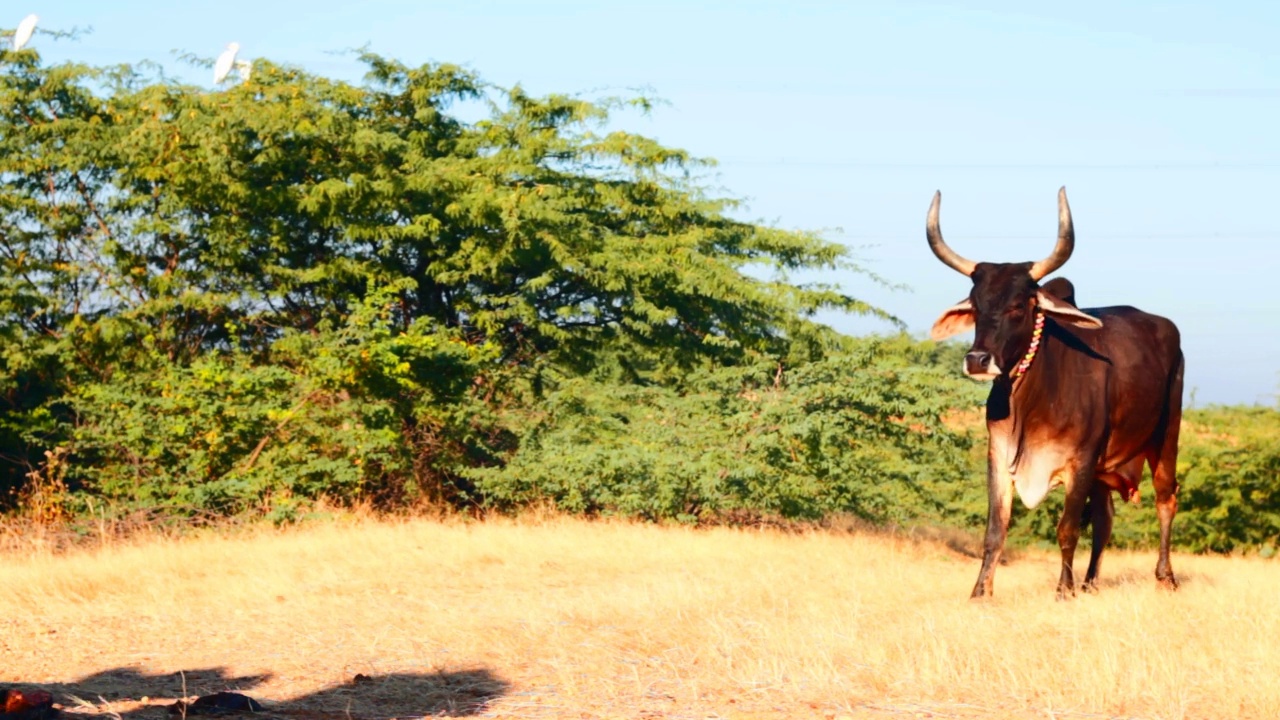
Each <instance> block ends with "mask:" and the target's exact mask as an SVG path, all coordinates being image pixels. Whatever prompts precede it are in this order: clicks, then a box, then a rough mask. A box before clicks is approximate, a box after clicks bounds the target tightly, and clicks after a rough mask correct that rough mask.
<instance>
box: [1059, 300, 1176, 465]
mask: <svg viewBox="0 0 1280 720" xmlns="http://www.w3.org/2000/svg"><path fill="white" fill-rule="evenodd" d="M1085 312H1087V313H1089V314H1090V315H1093V316H1094V317H1097V318H1099V319H1100V320H1102V327H1101V328H1099V329H1098V330H1094V331H1092V334H1093V337H1090V338H1085V337H1084V336H1085V334H1086V332H1087V331H1081V332H1080V333H1079V335H1080V337H1081V338H1082V339H1085V340H1086V342H1088V344H1089V345H1090V346H1091V347H1092V348H1093V349H1094V350H1095V351H1097V352H1098V354H1099V355H1101V356H1102V357H1103V358H1105V359H1106V364H1107V365H1108V369H1107V390H1106V397H1107V408H1108V413H1107V414H1108V418H1109V420H1110V422H1109V424H1110V430H1111V435H1110V438H1109V442H1108V444H1107V445H1108V447H1107V449H1106V451H1105V453H1104V455H1105V456H1106V458H1110V459H1111V460H1113V461H1115V462H1120V461H1121V459H1122V458H1131V457H1133V456H1134V455H1135V454H1137V453H1139V452H1140V451H1141V450H1142V449H1144V448H1145V447H1146V446H1147V445H1148V444H1149V443H1150V442H1152V439H1153V437H1154V436H1155V435H1156V434H1157V432H1158V431H1159V430H1160V429H1161V427H1162V423H1163V421H1164V418H1165V413H1166V410H1167V407H1166V406H1167V405H1168V398H1169V388H1170V384H1171V382H1172V380H1173V377H1174V375H1175V374H1176V373H1177V372H1178V371H1179V369H1180V366H1181V363H1182V347H1181V345H1182V340H1181V335H1180V333H1179V332H1178V328H1177V326H1176V325H1174V323H1173V321H1171V320H1169V319H1168V318H1165V317H1161V316H1159V315H1153V314H1151V313H1147V312H1143V311H1141V310H1139V309H1137V308H1134V307H1129V306H1115V307H1105V308H1089V309H1087V310H1085Z"/></svg>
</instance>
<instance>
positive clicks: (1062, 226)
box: [1031, 186, 1076, 280]
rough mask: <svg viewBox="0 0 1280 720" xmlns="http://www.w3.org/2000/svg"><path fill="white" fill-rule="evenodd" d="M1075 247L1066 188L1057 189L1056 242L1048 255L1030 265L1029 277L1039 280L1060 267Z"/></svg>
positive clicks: (1073, 229) (1074, 235) (1074, 230)
mask: <svg viewBox="0 0 1280 720" xmlns="http://www.w3.org/2000/svg"><path fill="white" fill-rule="evenodd" d="M1075 247H1076V229H1075V225H1073V224H1072V222H1071V206H1070V205H1068V204H1067V188H1066V186H1063V187H1062V188H1060V189H1059V190H1058V244H1057V245H1055V246H1054V247H1053V252H1052V253H1050V254H1049V257H1047V258H1045V259H1043V260H1041V261H1040V262H1037V263H1035V264H1034V265H1032V266H1031V279H1032V280H1039V279H1040V278H1042V277H1044V276H1045V275H1048V274H1049V273H1051V272H1053V271H1054V270H1057V269H1058V268H1060V267H1062V264H1063V263H1065V262H1066V261H1067V259H1068V258H1070V257H1071V251H1072V250H1074V249H1075Z"/></svg>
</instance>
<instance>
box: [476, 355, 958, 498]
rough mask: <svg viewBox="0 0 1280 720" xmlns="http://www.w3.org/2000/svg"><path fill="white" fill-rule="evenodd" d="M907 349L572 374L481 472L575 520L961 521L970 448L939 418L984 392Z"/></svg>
mask: <svg viewBox="0 0 1280 720" xmlns="http://www.w3.org/2000/svg"><path fill="white" fill-rule="evenodd" d="M901 345H902V341H901V340H896V341H883V342H868V343H863V344H861V345H860V346H859V347H857V348H856V349H855V350H853V351H850V352H848V353H846V354H840V355H836V356H832V357H829V358H827V359H824V360H821V361H815V362H810V363H806V364H803V365H801V366H799V367H797V368H794V369H787V368H785V367H783V366H781V365H778V364H776V363H774V364H768V363H759V364H755V365H749V366H741V367H733V368H722V369H717V370H707V371H699V372H696V373H693V374H691V376H690V377H689V378H688V379H687V381H686V382H685V383H683V384H682V386H681V387H679V388H673V387H660V386H619V385H616V384H613V383H609V382H601V381H598V380H592V379H587V378H570V379H565V380H563V381H560V382H557V383H556V387H555V389H554V390H552V391H550V392H548V393H547V402H546V403H545V405H543V406H541V407H540V408H539V409H538V412H536V413H533V414H531V415H530V417H528V418H527V422H526V427H525V429H524V431H523V433H522V435H521V442H520V449H519V451H518V452H516V453H515V454H514V456H513V457H512V458H511V459H510V460H509V461H508V462H507V463H506V464H505V465H504V466H502V467H500V468H492V469H486V470H478V471H473V472H472V473H471V476H472V477H475V478H476V479H477V484H478V486H479V487H480V488H481V489H482V490H483V491H484V493H485V496H486V497H487V498H489V500H490V501H491V502H493V503H496V504H498V505H506V506H509V505H521V504H525V503H529V502H533V501H550V502H552V503H554V504H555V505H556V506H558V507H560V508H563V509H565V510H569V511H572V512H587V513H619V514H624V515H633V516H635V515H638V516H643V517H648V518H654V519H657V518H677V519H681V520H695V519H700V518H707V517H715V516H717V515H723V514H726V513H732V512H735V511H745V512H750V513H757V514H770V515H780V516H783V517H790V518H818V517H822V516H824V515H827V514H829V513H832V512H844V513H852V514H855V515H857V516H859V517H862V518H866V519H868V520H871V521H875V522H906V521H910V520H919V519H928V520H940V519H943V518H947V519H951V518H952V516H953V515H954V514H955V512H956V511H957V505H956V503H955V501H956V499H957V498H955V497H954V495H955V490H956V488H957V487H958V484H957V483H956V482H955V480H956V479H957V478H959V477H961V476H962V474H963V471H964V469H965V457H966V454H965V450H966V448H967V444H968V440H967V438H965V437H964V436H961V435H958V434H956V433H954V432H952V431H950V430H948V429H947V428H946V427H945V426H944V425H943V424H942V422H941V420H940V417H941V415H942V413H944V412H946V411H947V410H949V409H951V408H953V407H955V405H956V404H958V403H963V402H966V401H970V400H971V398H972V388H971V387H970V385H971V384H970V383H967V382H966V381H964V380H959V379H955V378H953V377H951V376H949V375H948V374H947V373H946V372H945V371H942V370H940V369H938V368H937V367H933V366H928V365H925V366H921V365H915V364H912V363H910V362H909V361H906V360H905V359H904V356H903V354H902V353H901V352H900V347H901Z"/></svg>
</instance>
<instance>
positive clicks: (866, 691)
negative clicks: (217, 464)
mask: <svg viewBox="0 0 1280 720" xmlns="http://www.w3.org/2000/svg"><path fill="white" fill-rule="evenodd" d="M1174 562H1175V565H1174V567H1175V569H1176V570H1177V571H1179V573H1180V577H1181V578H1182V580H1183V587H1182V589H1181V590H1180V591H1178V592H1177V593H1166V592H1162V591H1159V590H1157V588H1156V587H1155V583H1154V580H1153V579H1152V568H1153V566H1154V563H1155V558H1154V556H1152V555H1149V554H1123V553H1113V554H1111V555H1110V556H1109V557H1108V561H1107V562H1105V563H1104V568H1103V569H1104V582H1103V588H1102V592H1101V593H1100V594H1098V595H1095V596H1081V597H1079V598H1077V599H1076V600H1074V601H1071V602H1056V601H1055V600H1054V592H1053V590H1054V583H1055V581H1056V578H1057V570H1056V560H1055V559H1054V558H1053V557H1051V556H1048V555H1043V554H1035V553H1027V554H1022V555H1020V556H1019V557H1018V558H1017V559H1015V560H1014V561H1013V562H1012V563H1011V564H1009V565H1008V566H1006V567H1003V568H1001V570H1000V571H999V573H998V574H997V577H996V598H995V600H994V601H991V602H986V603H971V602H970V601H968V600H967V594H968V591H969V589H970V587H971V584H972V582H973V580H974V577H975V574H976V572H977V562H976V561H975V560H973V559H972V558H968V557H964V556H962V555H960V554H958V553H955V552H953V551H951V550H949V549H947V548H946V547H945V546H943V545H941V544H936V543H933V542H925V541H910V540H907V539H901V538H886V537H877V536H871V535H846V534H835V533H822V532H813V533H807V534H784V533H780V532H773V531H733V530H727V529H717V530H710V531H693V530H684V529H671V528H659V527H652V526H642V525H633V524H626V523H586V522H581V521H574V520H564V519H555V520H547V521H541V522H524V523H516V522H486V523H479V524H464V523H436V522H427V521H406V522H398V523H384V522H374V521H359V522H353V523H350V524H335V525H326V526H313V527H308V528H302V529H294V530H289V531H254V532H247V533H246V532H241V533H239V534H238V535H237V536H235V537H229V538H228V537H221V538H219V537H202V538H193V539H186V540H152V541H145V542H138V543H133V544H121V545H116V546H112V547H107V548H102V549H98V550H92V551H87V550H86V551H75V552H71V553H69V554H63V555H56V556H53V555H49V554H41V553H26V554H17V553H10V554H8V555H6V556H3V557H2V558H0V583H3V587H4V588H5V593H4V594H3V596H0V618H3V620H0V622H3V626H2V628H3V632H2V633H0V683H4V684H21V685H24V686H43V687H46V688H49V689H52V690H53V691H54V692H55V695H56V696H57V697H58V698H59V700H60V701H62V702H64V703H65V704H67V705H68V708H69V709H71V710H72V711H73V712H83V713H100V714H109V713H114V714H119V715H122V716H124V717H162V716H164V711H163V709H162V708H161V707H159V703H160V700H159V698H165V699H167V700H166V702H170V703H171V702H172V701H173V698H176V697H180V696H182V695H184V694H187V695H195V694H199V693H207V692H211V691H216V690H223V689H233V690H240V691H243V692H246V693H248V694H250V695H252V696H254V697H256V698H259V699H261V700H263V701H264V702H265V703H267V704H268V706H269V709H272V710H273V715H276V716H280V715H294V716H304V717H305V716H311V717H317V716H329V717H335V718H337V717H347V716H348V714H349V715H350V716H354V717H356V718H368V717H396V716H398V717H405V716H413V715H418V716H421V715H433V714H436V715H451V716H462V715H470V714H474V715H480V716H486V717H530V718H537V717H575V718H577V717H587V718H593V717H625V718H638V717H689V718H706V717H743V718H747V717H757V718H763V717H841V716H847V717H853V718H862V717H867V718H899V717H958V718H970V717H1011V718H1022V717H1027V718H1032V717H1034V718H1077V717H1079V718H1093V717H1107V718H1110V717H1126V718H1127V717H1143V718H1147V717H1150V718H1184V717H1185V718H1228V717H1230V718H1242V717H1249V718H1253V717H1257V718H1262V717H1275V716H1277V715H1278V714H1280V649H1277V647H1276V641H1277V638H1280V613H1278V612H1277V611H1276V607H1277V606H1276V601H1275V598H1276V597H1280V576H1278V574H1277V567H1276V566H1275V565H1273V564H1272V563H1270V562H1267V561H1262V560H1251V559H1238V558H1233V559H1224V558H1205V557H1188V556H1186V555H1178V556H1175V559H1174ZM179 672H182V673H183V675H181V676H180V675H177V673H179ZM357 676H363V677H359V678H357ZM183 677H185V682H186V688H185V690H184V688H183V684H182V683H183ZM71 696H74V697H77V698H80V699H81V700H83V701H84V702H85V704H83V705H80V706H79V707H78V708H77V706H76V703H75V701H73V700H71V699H70V697H71ZM144 696H148V697H149V698H156V699H154V700H152V699H149V700H146V701H144V700H143V699H142V698H143V697H144Z"/></svg>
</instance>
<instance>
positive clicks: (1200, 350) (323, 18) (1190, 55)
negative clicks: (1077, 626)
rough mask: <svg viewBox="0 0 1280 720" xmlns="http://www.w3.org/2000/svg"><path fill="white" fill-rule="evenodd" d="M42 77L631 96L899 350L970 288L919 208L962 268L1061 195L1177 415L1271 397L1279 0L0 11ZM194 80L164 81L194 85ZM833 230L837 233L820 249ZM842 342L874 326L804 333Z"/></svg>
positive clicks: (1276, 356)
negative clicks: (1163, 325) (238, 70)
mask: <svg viewBox="0 0 1280 720" xmlns="http://www.w3.org/2000/svg"><path fill="white" fill-rule="evenodd" d="M5 8H6V10H5V11H4V12H6V13H9V14H10V15H12V17H0V26H6V27H13V26H15V25H16V24H17V22H18V20H19V19H21V17H22V16H23V15H25V14H27V13H28V12H34V13H37V14H39V15H40V16H41V27H42V28H58V29H70V28H71V27H73V26H80V27H85V26H91V27H92V28H93V32H92V33H91V34H89V35H87V36H85V37H83V38H82V39H80V40H79V41H76V42H72V41H66V40H62V41H57V42H55V41H53V40H52V39H51V38H49V37H47V36H41V35H39V34H37V36H36V38H35V40H34V41H33V46H35V47H37V48H38V49H39V50H40V51H41V52H42V53H43V54H44V56H45V58H46V60H47V61H50V62H55V61H61V60H68V59H72V60H78V61H82V62H87V63H91V64H109V63H117V62H134V61H138V60H142V59H150V60H155V61H159V62H162V63H163V64H165V65H166V66H167V67H168V69H170V70H172V71H174V72H179V73H181V72H182V71H183V70H182V66H180V65H179V64H178V63H177V62H176V60H175V59H174V56H173V54H172V51H173V50H178V51H190V52H194V53H198V54H201V55H205V56H207V57H209V58H212V57H214V56H216V55H217V54H218V53H219V52H220V51H221V50H222V48H223V47H224V46H225V45H226V43H227V42H229V41H231V40H236V41H238V42H239V43H240V44H241V46H242V51H241V57H248V58H251V57H257V56H263V57H267V58H270V59H271V60H273V61H276V62H283V63H291V64H296V65H300V66H303V67H305V68H307V69H309V70H311V71H314V72H318V73H323V74H327V75H330V76H334V77H340V78H345V79H350V80H356V79H358V77H359V75H360V73H361V68H360V67H359V66H358V65H357V63H356V62H355V61H354V60H353V59H352V57H351V56H350V55H344V54H342V51H343V50H347V49H350V48H354V47H359V46H362V45H365V44H368V45H369V46H370V47H371V49H372V50H374V51H375V52H379V53H381V54H384V55H388V56H392V57H395V58H397V59H399V60H402V61H404V62H407V63H410V64H417V63H423V62H452V63H458V64H462V65H465V66H468V67H470V68H471V69H473V70H475V71H477V72H479V73H480V74H481V75H482V76H483V77H484V78H485V79H487V80H489V81H491V82H494V83H497V84H499V85H513V84H515V83H520V84H522V85H523V86H524V87H525V88H526V89H528V90H530V91H533V92H536V93H547V92H578V91H599V92H601V93H618V92H624V91H626V90H627V89H628V88H635V87H644V88H647V89H648V92H651V93H653V94H656V95H657V96H659V97H661V98H663V99H665V100H666V101H668V102H669V103H670V105H669V106H666V107H660V108H659V109H658V110H657V111H656V112H655V113H654V114H653V115H652V116H651V117H648V118H626V119H625V122H626V126H627V127H628V129H631V130H634V131H637V132H642V133H645V134H648V135H651V136H654V137H656V138H658V139H659V140H661V141H662V142H664V143H666V144H669V145H674V146H679V147H683V148H685V149H688V150H690V151H691V152H693V153H694V154H695V155H699V156H705V157H712V158H716V159H717V160H718V161H720V166H719V168H718V169H717V172H716V175H715V177H714V178H713V181H714V183H715V185H716V186H717V187H719V188H721V189H722V194H725V195H730V196H734V197H742V198H745V199H747V200H748V203H749V204H748V208H747V211H746V212H745V213H744V216H745V217H746V218H748V219H759V220H762V221H765V222H769V223H774V224H777V225H779V226H782V227H788V228H805V229H826V230H830V234H829V237H831V238H832V239H835V240H839V241H841V242H844V243H846V244H848V245H850V246H851V247H853V248H855V249H856V251H857V254H858V257H859V258H860V259H861V261H862V263H863V264H864V265H866V266H867V267H868V268H869V269H871V270H873V271H874V272H876V273H877V274H879V275H881V276H884V277H886V278H887V279H889V280H891V281H892V282H894V283H901V284H905V285H907V286H909V288H910V289H909V290H894V291H890V290H887V289H884V288H880V287H877V286H875V285H873V284H871V283H869V282H868V281H867V280H866V279H865V278H864V277H862V276H857V275H852V276H832V277H828V278H827V279H830V280H835V281H839V282H841V283H842V284H843V285H844V286H845V287H846V289H848V290H849V291H851V292H852V294H854V295H857V296H859V297H861V298H863V299H866V300H869V301H871V302H873V303H876V304H878V305H880V306H882V307H885V308H886V309H888V310H889V311H891V312H893V313H895V314H896V315H898V316H899V317H900V318H902V319H903V320H904V321H905V322H906V323H907V324H908V328H909V329H910V330H911V331H912V332H913V333H916V334H918V335H923V334H924V333H926V332H927V330H928V328H929V326H930V325H931V324H932V322H933V320H934V318H935V317H936V316H937V315H938V314H939V313H940V312H941V311H942V310H943V309H944V308H946V307H947V306H949V305H950V304H952V303H954V302H955V301H956V300H958V299H960V298H961V297H963V296H964V295H965V294H966V293H967V292H968V281H967V280H966V279H965V278H963V277H960V276H959V275H957V274H955V273H954V272H953V271H951V270H949V269H947V268H945V267H943V266H942V265H941V264H940V263H938V262H937V261H936V260H935V259H934V258H933V256H932V255H931V254H930V253H929V251H928V248H927V246H926V245H925V241H924V216H925V211H926V210H927V208H928V203H929V200H930V198H931V196H932V194H933V191H934V190H937V189H940V190H942V194H943V202H942V226H943V230H944V232H945V233H946V236H947V239H948V242H950V243H951V245H952V246H953V247H955V248H956V249H957V250H958V251H959V252H960V253H961V254H963V255H965V256H968V257H972V258H975V259H985V260H993V261H1013V260H1032V259H1037V258H1039V257H1041V256H1043V255H1045V254H1047V252H1048V250H1049V249H1050V247H1052V244H1053V238H1054V233H1055V231H1056V213H1055V202H1056V192H1057V189H1058V187H1059V186H1061V185H1066V186H1067V192H1068V194H1069V196H1070V199H1071V205H1072V209H1073V211H1074V214H1075V220H1076V228H1077V243H1076V253H1075V256H1074V257H1073V258H1072V259H1071V261H1070V262H1068V263H1067V265H1066V266H1065V267H1064V268H1063V269H1062V270H1061V271H1060V274H1062V275H1065V276H1067V277H1069V278H1070V279H1071V280H1072V281H1073V282H1074V283H1075V285H1076V288H1077V295H1078V298H1079V300H1080V302H1081V304H1082V305H1085V306H1095V305H1106V304H1131V305H1136V306H1138V307H1140V308H1143V309H1145V310H1149V311H1152V312H1157V313H1160V314H1163V315H1166V316H1168V317H1170V318H1172V319H1173V320H1174V321H1175V322H1176V323H1178V325H1179V326H1180V327H1181V329H1182V333H1183V346H1184V350H1185V352H1186V354H1187V388H1188V393H1189V394H1190V392H1191V391H1192V389H1194V391H1195V402H1196V404H1197V405H1201V406H1202V405H1205V404H1207V403H1255V402H1261V403H1266V404H1272V403H1274V402H1275V393H1276V391H1277V389H1278V387H1280V290H1278V288H1280V278H1277V277H1276V274H1275V268H1276V264H1277V263H1276V259H1277V258H1280V219H1277V217H1276V214H1275V212H1274V211H1273V210H1272V208H1273V207H1274V206H1275V205H1276V204H1277V202H1278V201H1280V198H1278V197H1277V196H1278V195H1280V140H1278V139H1277V138H1278V137H1280V136H1278V135H1277V129H1278V128H1280V54H1277V53H1276V52H1275V51H1274V43H1275V38H1276V36H1277V33H1278V32H1280V4H1276V3H1262V2H1243V1H1241V2H1233V3H1218V4H1216V6H1215V5H1211V4H1209V3H1204V2H1195V3H1192V2H1183V3H1176V2H1174V3H1170V2H1160V3H1155V2H1128V3H1123V4H1121V3H1114V2H1076V3H1026V2H965V3H950V4H938V3H924V2H910V1H901V2H887V1H886V2H856V3H855V2H848V3H829V2H802V1H794V2H785V3H784V2H772V3H762V2H746V1H742V0H739V1H738V2H661V1H653V2H645V3H609V2H595V3H591V2H568V1H554V0H539V1H538V2H498V1H496V0H494V1H488V2H486V1H483V0H471V1H470V2H444V1H436V2H345V3H336V2H330V1H329V0H313V1H312V2H291V1H284V2H281V1H278V0H271V1H270V2H267V1H266V0H259V1H258V2H245V1H243V0H224V1H222V2H218V3H199V4H196V3H176V2H174V3H161V2H121V1H118V0H117V1H114V2H109V3H108V2H85V1H63V2H52V1H43V0H18V1H17V2H9V3H5ZM208 74H209V73H208V72H207V71H203V70H202V71H199V72H193V73H192V74H191V75H190V77H191V78H192V79H193V80H195V81H197V82H201V83H205V82H207V81H208V78H207V77H206V76H207V75H208ZM836 229H839V232H837V230H836ZM829 320H830V322H832V324H834V325H836V326H837V327H839V328H841V329H843V330H846V331H849V332H863V331H868V330H886V329H889V328H888V327H887V326H885V325H883V324H882V323H879V322H876V321H871V320H866V319H847V318H830V319H829Z"/></svg>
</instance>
